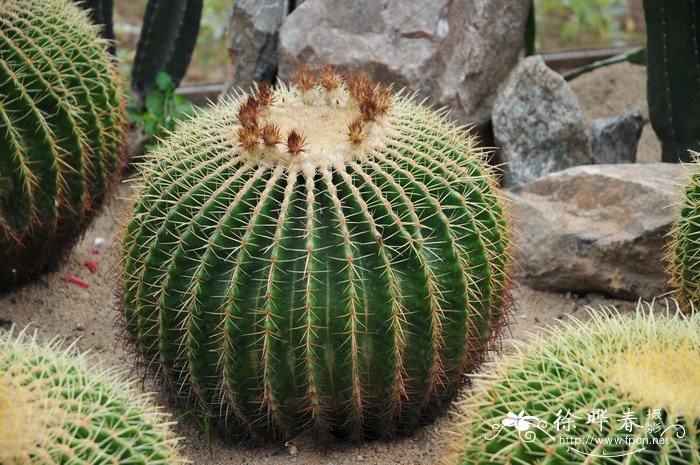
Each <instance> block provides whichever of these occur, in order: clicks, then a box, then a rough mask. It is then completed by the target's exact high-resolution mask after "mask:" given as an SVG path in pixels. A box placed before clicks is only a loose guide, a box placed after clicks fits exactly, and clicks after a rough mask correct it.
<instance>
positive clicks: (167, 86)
mask: <svg viewBox="0 0 700 465" xmlns="http://www.w3.org/2000/svg"><path fill="white" fill-rule="evenodd" d="M156 85H157V86H158V88H159V89H160V90H163V91H171V92H172V91H173V90H175V83H174V82H173V78H172V77H170V75H169V74H168V73H166V72H165V71H159V72H158V74H157V75H156Z"/></svg>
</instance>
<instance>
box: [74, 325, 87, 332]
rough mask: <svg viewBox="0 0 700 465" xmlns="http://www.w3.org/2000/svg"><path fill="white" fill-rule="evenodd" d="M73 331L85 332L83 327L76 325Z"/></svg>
mask: <svg viewBox="0 0 700 465" xmlns="http://www.w3.org/2000/svg"><path fill="white" fill-rule="evenodd" d="M75 329H76V330H78V331H85V326H83V325H81V324H78V325H76V327H75Z"/></svg>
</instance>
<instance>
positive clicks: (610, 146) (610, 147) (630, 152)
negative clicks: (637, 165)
mask: <svg viewBox="0 0 700 465" xmlns="http://www.w3.org/2000/svg"><path fill="white" fill-rule="evenodd" d="M645 123H646V121H645V120H644V117H643V116H642V114H641V113H640V112H638V111H628V112H627V113H624V114H622V115H619V116H613V117H610V118H599V119H597V120H595V121H593V123H591V126H590V127H589V129H588V134H589V136H590V138H591V149H592V151H593V163H596V164H601V163H634V161H635V159H636V157H637V145H638V144H639V138H640V137H641V135H642V129H643V128H644V124H645Z"/></svg>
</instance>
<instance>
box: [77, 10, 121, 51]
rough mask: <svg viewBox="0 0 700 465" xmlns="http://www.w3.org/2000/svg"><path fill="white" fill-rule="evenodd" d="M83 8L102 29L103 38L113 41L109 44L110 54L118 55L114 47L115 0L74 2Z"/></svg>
mask: <svg viewBox="0 0 700 465" xmlns="http://www.w3.org/2000/svg"><path fill="white" fill-rule="evenodd" d="M73 1H74V2H75V3H77V4H78V6H80V7H81V8H83V9H84V10H85V11H87V12H88V15H89V16H90V19H91V20H92V22H93V23H94V24H97V25H98V26H100V28H101V33H102V37H104V38H105V39H107V40H109V41H112V42H111V43H110V44H109V46H108V47H109V53H111V54H112V55H116V52H117V49H116V46H115V45H114V42H113V41H114V21H113V19H112V18H113V11H114V0H73Z"/></svg>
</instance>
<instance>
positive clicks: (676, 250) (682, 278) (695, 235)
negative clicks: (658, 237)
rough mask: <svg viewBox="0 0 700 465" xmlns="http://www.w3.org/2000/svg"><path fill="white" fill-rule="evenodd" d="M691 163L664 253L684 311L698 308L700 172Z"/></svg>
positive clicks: (699, 298)
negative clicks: (665, 252)
mask: <svg viewBox="0 0 700 465" xmlns="http://www.w3.org/2000/svg"><path fill="white" fill-rule="evenodd" d="M695 157H697V154H695ZM691 166H693V167H694V170H693V173H691V174H690V179H689V182H688V184H687V185H686V187H685V195H684V196H683V200H682V202H681V205H680V208H679V216H678V218H677V219H676V222H675V223H674V226H673V229H672V230H671V241H670V242H669V249H668V254H667V262H668V263H669V275H670V278H671V279H670V281H671V287H672V288H673V290H674V294H675V295H674V297H676V299H678V301H679V302H680V303H681V308H683V310H684V311H686V312H690V311H691V310H693V309H695V310H697V309H698V308H700V224H699V223H698V218H700V171H698V170H697V162H696V164H693V165H691Z"/></svg>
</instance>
